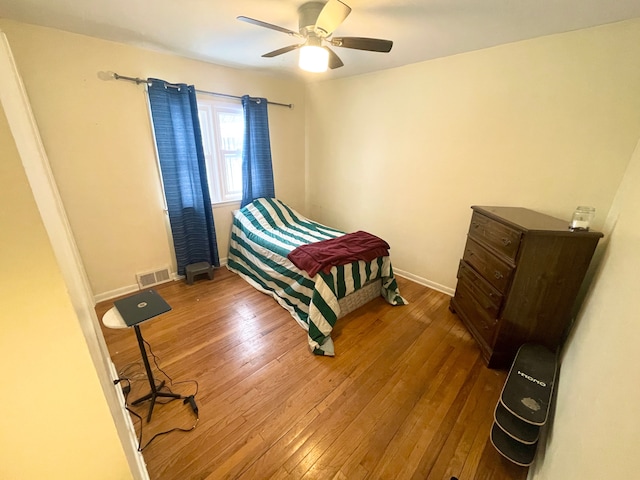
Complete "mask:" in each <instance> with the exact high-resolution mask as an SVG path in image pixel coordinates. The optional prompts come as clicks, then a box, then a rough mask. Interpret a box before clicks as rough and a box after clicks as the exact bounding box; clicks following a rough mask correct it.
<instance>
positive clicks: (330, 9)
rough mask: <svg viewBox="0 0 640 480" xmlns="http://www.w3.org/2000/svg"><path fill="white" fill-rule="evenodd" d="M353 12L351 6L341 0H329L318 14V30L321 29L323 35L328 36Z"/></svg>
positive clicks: (316, 27)
mask: <svg viewBox="0 0 640 480" xmlns="http://www.w3.org/2000/svg"><path fill="white" fill-rule="evenodd" d="M350 13H351V7H350V6H348V5H347V4H346V3H342V2H341V1H340V0H329V1H328V2H327V3H326V4H325V6H324V7H322V10H321V11H320V14H319V15H318V19H317V20H316V26H315V29H316V31H318V30H320V31H321V33H322V34H323V36H325V37H328V36H329V35H331V33H332V32H333V31H334V30H335V29H336V28H338V26H339V25H340V24H341V23H342V22H344V21H345V19H346V18H347V17H348V16H349V14H350Z"/></svg>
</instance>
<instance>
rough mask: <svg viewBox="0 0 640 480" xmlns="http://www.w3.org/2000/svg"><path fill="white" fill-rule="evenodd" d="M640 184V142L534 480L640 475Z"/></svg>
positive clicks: (565, 366) (570, 349)
mask: <svg viewBox="0 0 640 480" xmlns="http://www.w3.org/2000/svg"><path fill="white" fill-rule="evenodd" d="M639 133H640V132H639ZM638 185H640V144H639V146H638V148H637V149H636V153H635V155H634V157H633V159H632V161H631V163H630V165H629V169H628V171H627V173H626V175H625V176H624V181H623V184H622V186H621V188H620V190H619V192H618V195H617V197H616V199H615V202H614V204H613V207H612V209H611V214H610V215H609V218H608V220H607V223H608V224H610V225H611V226H614V225H615V228H614V229H613V231H612V232H611V234H610V235H609V238H608V248H607V249H606V253H605V255H604V258H603V261H602V263H601V264H600V269H599V271H598V273H597V275H596V277H595V280H594V282H593V284H592V285H591V290H590V292H589V295H588V296H587V299H586V301H585V303H584V306H583V309H582V311H581V312H580V315H579V316H578V319H577V322H576V327H575V328H574V333H573V335H572V337H571V338H570V339H569V342H568V343H567V347H566V348H565V350H566V351H565V354H564V356H563V361H562V369H561V371H560V377H559V382H558V395H557V402H556V405H555V419H554V422H553V424H552V425H551V428H550V430H549V433H548V439H547V448H546V451H545V452H543V453H544V454H543V455H540V459H539V461H538V463H537V464H536V465H535V468H533V469H532V471H531V472H530V478H532V479H540V480H542V479H544V480H547V479H562V480H585V479H587V480H588V479H594V480H595V479H604V478H638V466H637V464H636V463H635V462H634V461H633V459H634V458H636V455H637V447H638V432H640V415H638V412H639V407H638V406H639V405H640V383H639V382H638V379H639V378H640V350H639V349H638V338H640V322H639V321H638V312H639V311H640V296H638V292H637V286H638V271H640V254H639V253H638V245H640V209H639V208H638V207H639V206H640V189H639V188H638Z"/></svg>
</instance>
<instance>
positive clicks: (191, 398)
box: [113, 340, 200, 452]
mask: <svg viewBox="0 0 640 480" xmlns="http://www.w3.org/2000/svg"><path fill="white" fill-rule="evenodd" d="M144 343H145V344H146V345H147V347H148V349H149V352H150V353H151V356H152V357H153V363H154V364H155V366H156V368H157V369H158V371H160V372H161V373H162V374H163V375H164V376H165V377H166V378H167V380H169V384H170V385H171V386H174V385H181V384H184V383H193V384H195V386H196V391H195V392H194V393H193V394H192V395H187V396H181V397H180V399H182V403H183V405H186V404H187V403H188V404H189V406H190V407H191V410H192V411H193V414H194V415H195V417H196V420H195V422H194V424H193V425H192V426H191V427H190V428H182V427H174V428H171V429H169V430H166V431H164V432H159V433H156V434H155V435H154V436H153V437H151V439H150V440H149V441H148V442H146V443H145V444H144V445H143V444H142V438H143V437H142V430H143V428H142V427H143V425H144V422H143V419H142V417H141V416H140V415H138V413H136V412H135V411H133V410H132V409H131V408H129V404H128V397H129V394H130V393H131V382H132V380H142V379H144V380H147V376H146V374H143V373H135V372H133V371H131V368H132V366H136V365H137V366H138V367H141V365H140V364H139V363H137V364H128V365H126V366H125V367H124V368H123V369H122V370H121V371H120V372H119V378H117V379H116V380H114V381H113V383H114V385H118V384H120V383H122V382H125V383H126V384H123V385H122V393H123V395H124V408H125V409H126V410H127V411H128V412H129V413H130V414H131V415H133V416H134V417H136V418H137V419H138V421H139V424H140V433H139V435H138V451H139V452H142V451H143V450H144V449H145V448H147V447H148V446H149V445H150V444H151V442H153V441H154V440H155V439H156V438H158V437H160V436H163V435H167V434H169V433H173V432H184V433H187V432H191V431H192V430H194V429H195V428H196V426H197V425H198V421H199V420H200V414H199V411H198V405H197V403H196V399H195V397H196V395H197V394H198V390H199V389H200V386H199V384H198V382H197V381H196V380H184V381H181V382H175V383H174V382H173V379H172V378H171V377H170V376H169V375H168V374H167V373H166V372H165V371H164V370H163V369H162V368H160V365H159V364H158V362H159V358H158V357H157V356H156V354H155V353H153V350H152V348H151V345H150V344H149V343H148V342H147V341H146V340H145V341H144ZM125 372H126V373H128V374H129V375H127V376H125V375H124V373H125ZM163 383H164V382H163ZM160 388H166V389H167V390H168V391H169V392H170V393H173V392H172V391H171V389H170V388H169V387H167V386H164V385H161V386H160ZM173 400H175V399H170V400H168V401H166V402H159V401H157V400H156V403H158V404H161V405H162V404H166V403H169V402H171V401H173Z"/></svg>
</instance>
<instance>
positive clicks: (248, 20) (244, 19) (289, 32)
mask: <svg viewBox="0 0 640 480" xmlns="http://www.w3.org/2000/svg"><path fill="white" fill-rule="evenodd" d="M236 18H237V19H238V20H240V21H241V22H246V23H250V24H252V25H257V26H259V27H264V28H270V29H271V30H275V31H277V32H282V33H286V34H287V35H291V36H292V37H300V38H304V37H303V36H302V35H300V34H299V33H298V32H294V31H293V30H289V29H288V28H284V27H279V26H278V25H272V24H271V23H267V22H263V21H262V20H256V19H255V18H249V17H244V16H242V15H240V16H239V17H236Z"/></svg>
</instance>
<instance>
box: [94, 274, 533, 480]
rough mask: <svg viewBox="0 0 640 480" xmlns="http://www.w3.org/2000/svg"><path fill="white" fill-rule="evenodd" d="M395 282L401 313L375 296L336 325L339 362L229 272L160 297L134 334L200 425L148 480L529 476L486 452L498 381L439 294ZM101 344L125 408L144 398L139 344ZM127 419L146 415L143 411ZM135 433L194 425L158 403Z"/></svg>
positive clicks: (176, 437) (180, 410) (119, 339)
mask: <svg viewBox="0 0 640 480" xmlns="http://www.w3.org/2000/svg"><path fill="white" fill-rule="evenodd" d="M398 284H399V287H400V291H401V293H402V295H403V296H404V297H405V298H406V299H407V300H408V301H409V305H406V306H400V307H393V306H390V305H388V304H387V303H386V302H384V301H383V300H382V299H380V298H378V299H375V300H373V301H372V302H369V303H368V304H367V305H365V306H363V307H361V308H359V309H358V310H356V311H354V312H352V313H351V314H349V315H347V316H346V317H344V318H342V319H340V320H338V323H337V325H336V328H335V329H334V332H333V335H332V337H333V339H334V344H335V348H336V356H335V357H334V358H329V357H317V356H314V355H312V354H311V353H310V352H309V349H308V346H307V340H306V332H305V331H304V330H303V329H302V328H300V326H299V325H298V324H297V323H296V322H295V321H294V320H293V319H292V318H291V316H290V315H289V313H288V312H287V311H286V310H284V309H283V308H282V307H280V306H279V305H278V304H277V302H276V301H275V300H274V299H273V298H271V297H269V296H267V295H265V294H263V293H261V292H258V291H257V290H255V289H254V288H253V287H251V286H250V285H248V284H247V283H246V282H244V281H243V280H242V279H241V278H239V277H238V276H236V275H235V274H232V273H230V272H229V271H227V270H226V269H224V268H223V269H216V271H215V278H214V280H213V281H209V280H199V281H197V282H195V283H194V284H193V285H186V284H185V283H184V282H170V283H167V284H164V285H160V286H157V287H155V289H156V290H157V291H158V293H160V294H161V295H162V296H163V298H164V299H165V300H167V302H168V303H169V304H170V305H171V306H172V310H171V311H170V312H168V313H166V314H164V315H162V316H160V317H158V318H156V319H153V320H150V321H148V322H145V323H144V324H142V325H141V330H142V333H143V336H144V338H145V340H147V342H148V343H149V347H150V348H151V350H152V351H153V354H154V355H155V356H156V357H157V358H156V359H155V361H154V360H153V359H152V367H153V371H154V376H155V377H156V380H157V381H158V382H160V381H162V380H164V381H165V387H163V388H164V389H167V388H169V389H171V391H175V392H178V393H180V394H184V395H189V394H193V393H195V392H196V390H197V395H196V401H197V404H198V408H199V420H198V422H197V425H196V427H195V428H194V429H193V430H191V431H189V432H188V433H184V432H173V433H169V434H167V435H162V436H159V437H157V438H156V439H154V440H153V442H152V443H151V444H150V445H149V446H147V447H146V448H145V449H144V451H143V455H144V458H145V461H146V463H147V468H148V471H149V475H150V477H151V479H152V480H174V479H175V480H178V479H180V480H183V479H188V480H192V479H203V480H204V479H208V480H213V479H222V478H230V479H236V478H238V479H243V480H250V479H268V478H271V479H294V478H296V479H302V478H305V479H329V480H330V479H336V480H344V479H349V480H358V479H393V480H396V479H409V478H416V479H417V478H420V479H430V478H433V479H434V480H442V479H443V478H444V479H445V480H448V479H449V478H450V476H452V475H456V476H458V478H460V479H461V480H462V479H464V480H471V479H481V478H491V479H494V480H500V479H510V480H513V479H516V480H518V479H524V478H526V472H527V469H525V468H522V467H517V466H516V465H513V464H511V463H510V462H508V461H507V460H506V459H504V457H502V456H501V455H499V454H498V453H497V452H496V451H495V449H494V448H493V446H492V445H491V443H490V441H489V428H490V425H491V422H492V418H493V408H494V407H495V402H496V401H497V399H498V396H499V392H500V390H501V388H502V384H503V382H504V379H505V377H506V372H504V371H496V370H490V369H487V367H486V366H485V364H484V362H483V361H482V357H481V354H480V351H479V349H478V347H477V345H476V344H475V342H474V340H473V339H472V337H471V336H470V335H469V333H468V332H467V331H466V329H465V327H464V326H463V325H462V323H461V322H460V321H459V319H458V318H457V317H456V316H455V315H453V314H452V313H451V312H450V311H449V310H448V303H449V299H450V298H449V297H448V296H447V295H444V294H442V293H439V292H436V291H434V290H430V289H428V288H426V287H423V286H421V285H418V284H416V283H414V282H411V281H409V280H406V279H403V278H400V277H398ZM112 306H113V301H109V302H103V303H101V304H98V305H97V306H96V313H97V314H98V316H99V317H101V316H102V315H103V314H104V313H105V312H106V311H107V310H108V309H109V308H111V307H112ZM103 333H104V336H105V340H106V342H107V346H108V348H109V352H110V355H111V358H112V360H113V362H114V365H115V366H116V369H117V370H118V371H119V372H122V375H123V376H127V377H128V378H130V379H131V383H132V390H131V393H130V395H129V397H128V399H129V400H132V399H134V398H137V397H139V396H141V395H143V394H144V393H146V392H148V391H149V389H150V386H149V384H148V382H147V381H146V376H145V372H144V368H143V366H142V362H141V357H140V352H139V350H138V345H137V342H136V338H135V335H134V332H133V331H132V330H131V329H122V330H111V329H107V328H103ZM156 363H157V365H156ZM158 367H159V368H160V369H162V370H160V369H159V368H158ZM163 372H166V374H168V375H169V376H170V377H165V376H164V373H163ZM196 381H197V385H196V383H195V382H196ZM132 410H133V411H135V412H137V413H138V414H139V415H141V416H143V417H146V413H147V411H148V402H143V403H142V404H141V405H139V406H137V407H132ZM134 423H135V426H136V429H137V431H139V429H140V427H142V432H143V443H144V442H147V441H149V440H150V439H151V438H152V437H153V435H155V434H156V433H160V432H163V431H166V430H169V429H171V428H174V427H180V428H183V429H185V430H189V429H190V428H191V427H192V426H193V425H194V423H195V415H194V413H193V412H192V411H191V409H190V408H189V407H188V405H184V404H183V402H182V401H173V402H170V403H166V404H165V403H164V401H163V404H157V405H156V406H155V408H154V411H153V416H152V420H151V422H149V423H147V422H146V418H145V419H144V420H143V421H142V422H140V421H138V420H137V419H135V422H134Z"/></svg>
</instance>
